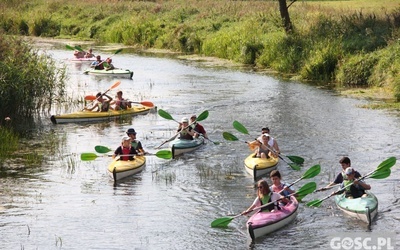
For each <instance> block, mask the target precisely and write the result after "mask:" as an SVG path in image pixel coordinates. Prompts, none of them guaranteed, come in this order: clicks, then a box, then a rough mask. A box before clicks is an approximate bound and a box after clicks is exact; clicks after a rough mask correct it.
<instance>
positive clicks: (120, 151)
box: [112, 146, 122, 159]
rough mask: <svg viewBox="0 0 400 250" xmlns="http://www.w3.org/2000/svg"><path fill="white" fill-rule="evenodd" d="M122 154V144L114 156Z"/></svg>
mask: <svg viewBox="0 0 400 250" xmlns="http://www.w3.org/2000/svg"><path fill="white" fill-rule="evenodd" d="M120 154H122V148H121V146H119V147H118V148H117V149H116V150H115V151H114V154H113V156H112V158H113V159H115V157H117V155H120Z"/></svg>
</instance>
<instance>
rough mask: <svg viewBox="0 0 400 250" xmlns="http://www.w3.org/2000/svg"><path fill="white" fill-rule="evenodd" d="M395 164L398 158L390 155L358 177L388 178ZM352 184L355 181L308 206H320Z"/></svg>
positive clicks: (361, 178) (309, 203) (311, 202)
mask: <svg viewBox="0 0 400 250" xmlns="http://www.w3.org/2000/svg"><path fill="white" fill-rule="evenodd" d="M394 164H396V158H395V157H390V158H388V159H386V160H385V161H383V162H382V163H381V164H379V166H378V167H377V168H376V169H375V170H374V171H371V172H369V173H368V174H366V175H364V176H362V177H360V178H358V179H357V180H358V181H360V180H363V179H366V178H373V179H384V178H387V177H388V176H389V175H390V173H391V170H390V168H391V167H393V166H394ZM351 185H353V183H350V184H348V185H346V186H344V187H342V188H340V189H339V190H337V191H335V192H333V193H331V194H330V195H328V196H326V197H324V198H322V199H320V200H313V201H310V202H308V203H307V206H309V207H319V206H321V204H322V202H323V201H324V200H327V199H329V198H330V197H332V196H334V195H337V194H338V193H341V192H343V191H344V190H345V189H346V188H347V187H350V186H351Z"/></svg>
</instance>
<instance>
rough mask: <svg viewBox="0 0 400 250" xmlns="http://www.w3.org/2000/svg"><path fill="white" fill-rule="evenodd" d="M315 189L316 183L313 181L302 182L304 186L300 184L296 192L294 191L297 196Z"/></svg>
mask: <svg viewBox="0 0 400 250" xmlns="http://www.w3.org/2000/svg"><path fill="white" fill-rule="evenodd" d="M315 189H317V183H315V182H314V181H313V182H309V183H306V184H304V186H302V187H301V188H300V189H299V190H297V192H295V194H297V195H298V196H299V197H304V196H306V195H308V194H311V193H312V192H314V190H315Z"/></svg>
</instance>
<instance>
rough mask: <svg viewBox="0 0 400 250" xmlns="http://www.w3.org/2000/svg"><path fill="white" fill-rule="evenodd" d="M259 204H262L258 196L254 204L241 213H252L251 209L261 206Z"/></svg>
mask: <svg viewBox="0 0 400 250" xmlns="http://www.w3.org/2000/svg"><path fill="white" fill-rule="evenodd" d="M259 206H261V202H260V200H259V199H258V197H257V198H256V199H255V200H254V201H253V204H251V206H250V207H249V208H247V209H246V210H244V211H243V212H242V213H241V215H246V214H248V213H250V211H251V210H252V209H254V208H255V207H259Z"/></svg>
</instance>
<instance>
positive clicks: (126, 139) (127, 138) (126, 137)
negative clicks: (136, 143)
mask: <svg viewBox="0 0 400 250" xmlns="http://www.w3.org/2000/svg"><path fill="white" fill-rule="evenodd" d="M130 139H131V138H130V137H129V136H124V137H122V142H124V141H129V140H130Z"/></svg>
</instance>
